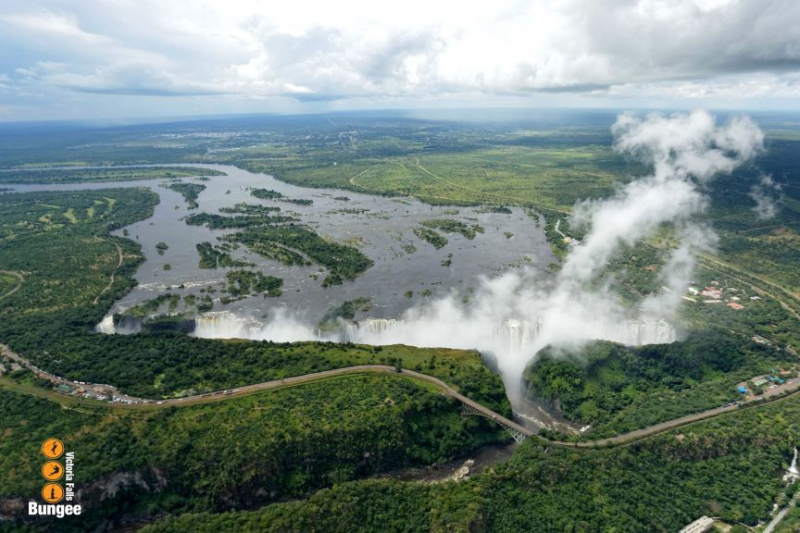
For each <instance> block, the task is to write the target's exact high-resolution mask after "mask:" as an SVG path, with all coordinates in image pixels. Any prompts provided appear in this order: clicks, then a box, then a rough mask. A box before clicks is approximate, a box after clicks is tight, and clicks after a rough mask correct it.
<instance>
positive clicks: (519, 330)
mask: <svg viewBox="0 0 800 533" xmlns="http://www.w3.org/2000/svg"><path fill="white" fill-rule="evenodd" d="M196 324H197V327H196V329H195V331H194V335H195V336H196V337H201V338H242V339H251V340H270V341H274V342H292V341H312V340H325V341H339V342H355V343H359V344H371V345H389V344H406V345H410V346H417V347H428V348H459V349H477V350H479V351H481V352H484V353H489V354H492V355H493V356H494V357H495V358H496V359H497V361H498V364H499V366H500V369H501V371H502V370H504V369H508V368H509V363H510V362H513V363H514V364H513V367H514V368H516V369H517V372H516V373H507V372H502V373H503V376H504V378H507V379H506V387H507V388H510V389H512V390H510V391H509V392H514V390H515V389H517V387H518V385H519V382H518V380H520V379H521V376H522V373H521V369H522V368H524V365H525V364H527V363H528V362H529V361H530V360H531V359H532V358H533V357H534V355H535V354H536V352H538V351H539V350H540V349H541V348H543V347H544V346H545V345H547V344H548V343H550V342H569V343H573V344H575V343H580V342H582V341H588V340H594V339H597V340H607V341H613V342H618V343H621V344H626V345H642V344H660V343H670V342H674V341H675V340H676V338H677V334H676V332H675V329H674V328H673V327H672V325H670V324H669V323H668V322H666V321H664V320H648V319H638V320H622V321H616V322H615V321H611V320H609V321H603V320H592V321H587V322H585V323H575V324H571V325H568V327H565V325H563V324H559V325H556V327H553V328H548V327H547V326H548V325H547V324H546V323H545V321H544V320H543V319H535V320H531V321H522V320H516V319H506V320H504V321H502V322H499V323H494V324H492V323H490V322H479V323H476V322H470V321H467V322H460V321H453V322H449V323H441V322H440V323H432V322H427V323H426V322H424V321H423V320H420V319H415V318H414V317H407V319H385V318H367V319H365V320H361V321H359V322H350V323H344V322H343V323H342V327H341V329H340V330H339V331H338V332H333V333H324V334H323V333H320V332H319V330H317V329H316V328H313V327H310V326H308V325H305V324H303V323H302V322H301V321H298V320H295V319H293V318H292V317H291V316H289V315H285V314H284V315H280V316H276V317H275V318H273V319H272V320H270V321H268V322H261V321H260V320H258V319H255V318H252V317H241V316H237V315H235V314H233V313H230V312H227V311H223V312H212V313H205V314H203V315H200V316H199V317H197V320H196ZM552 331H567V332H569V334H568V335H567V336H560V335H556V336H554V335H553V334H552ZM548 332H549V333H548ZM512 378H513V379H512Z"/></svg>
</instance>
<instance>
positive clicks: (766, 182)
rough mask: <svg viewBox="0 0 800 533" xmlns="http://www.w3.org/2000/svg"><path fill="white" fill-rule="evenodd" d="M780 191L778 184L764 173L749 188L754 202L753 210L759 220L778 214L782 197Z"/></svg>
mask: <svg viewBox="0 0 800 533" xmlns="http://www.w3.org/2000/svg"><path fill="white" fill-rule="evenodd" d="M781 191H782V188H781V186H780V184H778V183H775V180H773V179H772V176H769V175H766V174H765V175H763V176H761V179H760V180H759V182H758V183H757V184H756V185H753V187H752V188H751V189H750V198H752V199H753V201H755V203H756V205H754V206H753V212H754V213H755V214H756V216H757V217H758V218H759V219H760V220H768V219H770V218H774V217H775V215H777V214H778V211H779V210H780V204H781V201H782V199H783V198H782V194H781Z"/></svg>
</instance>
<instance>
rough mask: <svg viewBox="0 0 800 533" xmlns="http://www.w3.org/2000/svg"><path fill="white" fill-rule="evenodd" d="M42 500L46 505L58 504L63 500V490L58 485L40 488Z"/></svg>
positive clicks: (52, 484)
mask: <svg viewBox="0 0 800 533" xmlns="http://www.w3.org/2000/svg"><path fill="white" fill-rule="evenodd" d="M42 499H43V500H44V501H46V502H47V503H58V502H60V501H61V500H62V499H64V488H63V487H62V486H61V485H59V484H58V483H48V484H47V485H45V486H44V487H42Z"/></svg>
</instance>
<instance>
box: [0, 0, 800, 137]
mask: <svg viewBox="0 0 800 533" xmlns="http://www.w3.org/2000/svg"><path fill="white" fill-rule="evenodd" d="M0 6H2V8H0V121H21V120H73V119H114V118H133V119H142V118H148V117H161V116H169V117H176V116H200V115H211V114H230V113H315V112H324V111H341V110H351V109H430V108H471V107H475V108H478V107H480V108H486V107H489V108H491V107H531V108H538V107H585V108H613V109H620V108H636V109H641V108H659V109H670V108H675V109H693V108H700V107H705V108H715V109H743V110H746V109H773V110H782V109H786V110H798V109H800V1H798V0H529V1H526V0H492V1H491V2H489V1H485V2H476V1H469V0H457V1H455V0H424V1H423V0H404V1H403V2H394V1H393V2H388V1H379V0H377V1H376V0H364V1H361V0H338V1H336V2H332V1H330V0H319V1H318V0H294V1H291V2H289V1H285V0H271V1H253V0H225V1H221V0H95V1H88V0H0Z"/></svg>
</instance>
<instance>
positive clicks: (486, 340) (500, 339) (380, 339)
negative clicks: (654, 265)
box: [344, 318, 677, 354]
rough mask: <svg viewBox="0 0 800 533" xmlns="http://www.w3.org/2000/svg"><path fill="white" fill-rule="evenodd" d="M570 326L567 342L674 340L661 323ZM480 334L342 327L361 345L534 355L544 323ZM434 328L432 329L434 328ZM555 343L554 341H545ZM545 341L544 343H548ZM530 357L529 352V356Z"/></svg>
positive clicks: (393, 322)
mask: <svg viewBox="0 0 800 533" xmlns="http://www.w3.org/2000/svg"><path fill="white" fill-rule="evenodd" d="M584 326H585V327H582V328H581V327H571V328H568V329H569V331H570V334H571V335H570V337H571V340H594V339H598V340H608V341H613V342H618V343H621V344H627V345H636V346H638V345H642V344H664V343H670V342H674V341H675V340H676V338H677V334H676V332H675V328H674V327H672V325H671V324H670V323H668V322H667V321H665V320H648V319H638V320H625V321H623V322H621V323H619V322H618V323H612V322H601V323H600V324H599V325H588V324H587V325H584ZM484 328H485V329H484V331H475V328H472V327H471V328H469V329H470V331H446V330H441V331H439V332H438V333H439V334H438V335H431V331H430V328H423V327H421V325H420V324H418V323H415V322H406V321H404V320H397V319H386V318H367V319H365V320H362V321H359V322H351V323H349V324H347V325H346V326H345V329H344V334H345V339H346V340H348V341H350V342H356V343H363V344H411V345H414V346H441V347H453V348H464V347H470V346H465V344H466V343H470V342H473V339H475V338H478V339H479V340H477V341H474V342H475V343H476V344H473V345H472V346H471V347H474V348H478V349H487V348H489V347H491V348H492V350H491V351H494V352H500V353H513V354H519V353H525V352H528V353H531V352H533V353H535V352H536V351H538V349H539V348H541V347H542V343H543V341H545V340H546V339H544V338H543V335H544V333H545V331H546V324H545V323H544V321H543V320H542V319H535V320H533V321H525V320H516V319H507V320H505V321H503V322H502V323H500V324H495V325H488V324H487V325H485V326H484ZM433 329H435V326H434V328H433ZM549 340H558V339H549ZM549 340H548V342H549ZM531 354H532V353H531Z"/></svg>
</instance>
